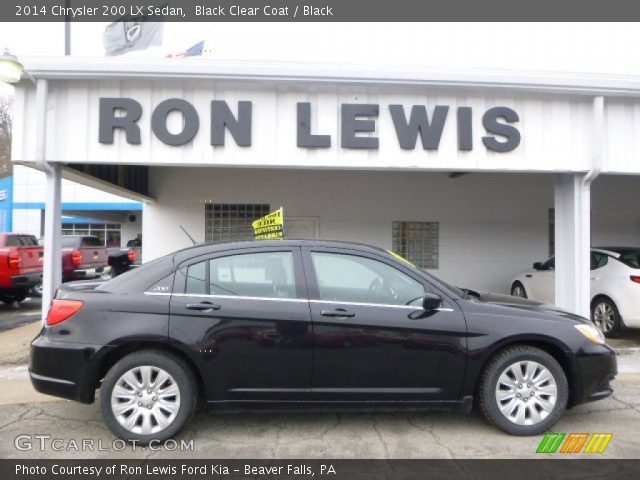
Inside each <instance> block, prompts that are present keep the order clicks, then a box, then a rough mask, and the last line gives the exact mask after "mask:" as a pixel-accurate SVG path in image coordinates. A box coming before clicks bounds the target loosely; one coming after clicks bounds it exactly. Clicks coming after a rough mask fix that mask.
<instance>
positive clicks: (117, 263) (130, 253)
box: [107, 247, 138, 277]
mask: <svg viewBox="0 0 640 480" xmlns="http://www.w3.org/2000/svg"><path fill="white" fill-rule="evenodd" d="M107 253H108V254H109V266H110V267H111V272H112V273H113V276H114V277H115V276H116V275H120V274H121V273H124V272H126V271H127V270H130V269H131V267H132V266H136V260H137V259H138V256H137V255H136V251H135V249H133V248H120V247H113V248H107Z"/></svg>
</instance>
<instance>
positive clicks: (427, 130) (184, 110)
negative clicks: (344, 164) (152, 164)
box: [99, 97, 521, 153]
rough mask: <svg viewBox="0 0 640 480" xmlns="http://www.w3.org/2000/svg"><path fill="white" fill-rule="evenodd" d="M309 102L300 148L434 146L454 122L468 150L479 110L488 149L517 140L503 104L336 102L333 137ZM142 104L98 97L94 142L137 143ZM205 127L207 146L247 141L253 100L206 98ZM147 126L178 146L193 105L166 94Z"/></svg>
mask: <svg viewBox="0 0 640 480" xmlns="http://www.w3.org/2000/svg"><path fill="white" fill-rule="evenodd" d="M313 108H314V107H313V105H312V104H311V103H309V102H298V103H297V105H296V109H295V111H292V112H291V114H292V115H295V116H296V143H297V146H298V147H300V148H307V149H311V148H313V149H323V148H329V147H331V145H332V143H333V142H338V144H339V145H340V147H341V148H345V149H373V150H375V149H378V148H379V146H380V142H385V141H395V142H398V144H399V146H400V148H402V149H404V150H415V149H416V148H422V149H424V150H438V148H439V146H440V140H441V138H442V133H443V130H444V127H445V125H446V124H447V123H448V122H452V123H455V129H456V137H457V148H458V150H460V151H470V150H473V149H474V148H475V147H476V145H475V143H480V142H474V131H473V126H474V116H475V115H480V118H481V124H482V130H483V131H482V132H481V135H482V136H481V138H480V141H481V144H482V147H483V148H486V149H487V150H491V151H494V152H501V153H505V152H510V151H512V150H515V149H516V148H517V147H518V146H519V145H520V140H521V135H520V131H519V129H518V126H517V125H518V123H519V122H520V117H519V116H518V113H517V112H516V111H515V110H514V109H512V108H510V107H506V106H494V107H491V108H488V109H486V110H484V111H482V112H477V111H474V110H473V108H472V107H467V106H458V107H455V108H450V106H449V105H434V106H432V107H431V106H427V105H412V106H411V107H410V108H405V107H404V106H403V105H398V104H388V105H384V106H382V107H381V105H380V104H378V103H342V104H340V105H339V112H338V118H339V129H338V132H339V134H338V138H333V137H332V135H328V134H325V133H322V132H319V131H316V129H315V128H314V125H313V122H312V118H313V115H312V110H313ZM142 109H143V107H142V105H141V104H140V103H139V102H138V101H136V100H134V99H132V98H123V97H103V98H100V114H99V142H100V143H103V144H112V143H113V142H114V133H115V132H116V131H117V130H121V131H123V133H124V136H125V140H126V142H127V143H129V144H132V145H139V144H140V143H141V135H140V126H139V121H140V119H141V117H142ZM176 111H177V112H179V113H180V114H181V116H182V128H181V129H180V130H179V131H177V132H176V131H170V129H169V127H168V125H167V117H168V116H169V114H171V113H172V112H176ZM209 113H210V116H211V117H210V118H211V129H210V131H209V132H207V135H209V138H210V143H211V145H212V146H223V145H224V144H225V140H226V132H229V134H230V135H231V137H232V138H233V141H234V142H235V143H236V144H237V145H238V146H241V147H250V146H251V133H252V116H253V103H252V102H251V101H239V102H237V105H233V109H232V107H231V106H230V105H229V104H228V103H227V102H226V101H223V100H212V101H211V104H210V110H209ZM381 115H389V116H390V118H391V120H392V123H393V127H394V130H395V140H393V139H390V138H380V137H379V136H377V135H376V132H377V129H376V122H377V121H378V119H379V117H380V116H381ZM150 126H151V131H152V132H153V135H155V137H156V138H158V139H159V140H160V141H161V142H163V143H165V144H167V145H173V146H180V145H185V144H187V143H189V142H191V141H192V140H193V139H194V138H195V136H196V135H198V133H199V130H200V116H199V114H198V111H197V110H196V108H195V107H194V106H193V105H192V104H191V103H190V102H188V101H186V100H184V99H182V98H169V99H167V100H163V101H161V102H160V103H158V104H157V105H156V106H155V108H153V111H152V112H151V125H150Z"/></svg>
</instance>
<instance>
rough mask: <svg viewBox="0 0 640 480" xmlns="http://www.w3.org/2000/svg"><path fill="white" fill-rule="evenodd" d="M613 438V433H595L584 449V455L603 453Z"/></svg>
mask: <svg viewBox="0 0 640 480" xmlns="http://www.w3.org/2000/svg"><path fill="white" fill-rule="evenodd" d="M611 437H613V434H612V433H594V434H593V435H592V436H591V440H589V443H588V444H587V448H585V449H584V453H602V452H604V449H605V448H607V445H609V442H610V441H611Z"/></svg>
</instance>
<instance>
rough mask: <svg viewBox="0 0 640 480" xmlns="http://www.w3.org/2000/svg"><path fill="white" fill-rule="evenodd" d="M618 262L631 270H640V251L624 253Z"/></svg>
mask: <svg viewBox="0 0 640 480" xmlns="http://www.w3.org/2000/svg"><path fill="white" fill-rule="evenodd" d="M619 260H620V261H621V262H622V263H624V264H625V265H627V266H629V267H631V268H640V250H634V251H629V252H625V253H623V254H622V255H620V259H619Z"/></svg>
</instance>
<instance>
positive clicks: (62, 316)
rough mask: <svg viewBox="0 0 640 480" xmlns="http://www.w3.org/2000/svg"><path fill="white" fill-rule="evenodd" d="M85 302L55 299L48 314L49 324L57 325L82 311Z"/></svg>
mask: <svg viewBox="0 0 640 480" xmlns="http://www.w3.org/2000/svg"><path fill="white" fill-rule="evenodd" d="M83 305H84V302H83V301H81V300H54V301H53V302H51V306H50V307H49V313H48V314H47V325H48V326H51V325H56V324H58V323H60V322H64V321H65V320H66V319H67V318H70V317H72V316H73V315H75V314H76V313H78V312H79V311H80V309H81V308H82V306H83Z"/></svg>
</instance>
